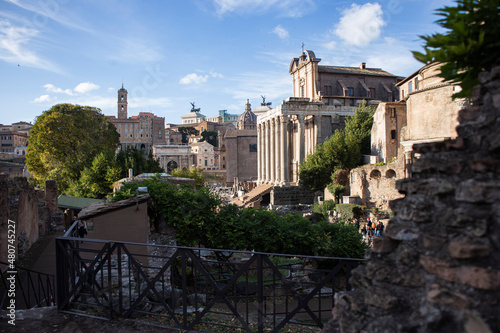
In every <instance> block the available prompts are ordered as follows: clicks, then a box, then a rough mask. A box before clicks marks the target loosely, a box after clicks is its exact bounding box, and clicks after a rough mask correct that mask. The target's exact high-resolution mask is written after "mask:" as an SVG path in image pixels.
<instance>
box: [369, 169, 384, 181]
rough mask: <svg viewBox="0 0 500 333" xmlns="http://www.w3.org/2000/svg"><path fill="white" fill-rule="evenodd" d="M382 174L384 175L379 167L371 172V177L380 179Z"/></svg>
mask: <svg viewBox="0 0 500 333" xmlns="http://www.w3.org/2000/svg"><path fill="white" fill-rule="evenodd" d="M381 176H382V174H381V173H380V171H379V170H377V169H375V170H372V172H370V178H371V179H380V177H381Z"/></svg>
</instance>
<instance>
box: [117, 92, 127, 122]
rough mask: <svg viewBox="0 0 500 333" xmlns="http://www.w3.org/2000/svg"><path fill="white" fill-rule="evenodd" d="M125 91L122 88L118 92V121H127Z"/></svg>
mask: <svg viewBox="0 0 500 333" xmlns="http://www.w3.org/2000/svg"><path fill="white" fill-rule="evenodd" d="M127 94H128V92H127V90H126V89H125V88H123V83H122V88H121V89H120V90H118V119H127V104H128V103H127Z"/></svg>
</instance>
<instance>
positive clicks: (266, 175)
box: [265, 120, 270, 183]
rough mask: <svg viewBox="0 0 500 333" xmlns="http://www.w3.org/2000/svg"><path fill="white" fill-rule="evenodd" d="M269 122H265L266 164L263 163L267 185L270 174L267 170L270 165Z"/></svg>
mask: <svg viewBox="0 0 500 333" xmlns="http://www.w3.org/2000/svg"><path fill="white" fill-rule="evenodd" d="M269 132H270V131H269V120H266V127H265V133H266V147H265V150H266V155H265V160H266V163H265V166H266V170H265V182H266V183H268V182H269V180H270V174H269V169H270V164H269V157H270V156H269V135H270V133H269Z"/></svg>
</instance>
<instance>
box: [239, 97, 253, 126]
mask: <svg viewBox="0 0 500 333" xmlns="http://www.w3.org/2000/svg"><path fill="white" fill-rule="evenodd" d="M237 128H238V129H239V130H244V129H245V130H246V129H256V128H257V116H256V115H255V113H253V112H252V109H251V107H250V103H249V101H248V99H247V104H246V107H245V112H243V113H242V114H241V115H240V118H239V119H238V126H237Z"/></svg>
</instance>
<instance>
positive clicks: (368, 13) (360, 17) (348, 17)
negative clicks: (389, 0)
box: [335, 3, 386, 46]
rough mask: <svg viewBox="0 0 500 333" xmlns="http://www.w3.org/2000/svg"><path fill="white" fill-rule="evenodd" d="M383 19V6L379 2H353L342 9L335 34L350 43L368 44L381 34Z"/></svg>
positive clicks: (384, 23) (357, 44)
mask: <svg viewBox="0 0 500 333" xmlns="http://www.w3.org/2000/svg"><path fill="white" fill-rule="evenodd" d="M384 25H386V22H385V21H384V19H383V12H382V7H381V6H380V5H379V4H378V3H373V4H372V3H366V4H364V5H361V6H360V5H357V4H354V3H353V4H352V5H351V7H350V8H347V9H344V10H343V11H342V17H341V18H340V21H339V23H338V24H337V26H336V28H335V34H336V35H337V36H338V37H340V38H341V39H342V40H344V41H345V42H346V43H347V44H350V45H356V46H361V45H366V44H368V43H370V42H371V41H372V40H374V39H376V38H378V37H379V36H380V32H381V29H382V27H383V26H384Z"/></svg>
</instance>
